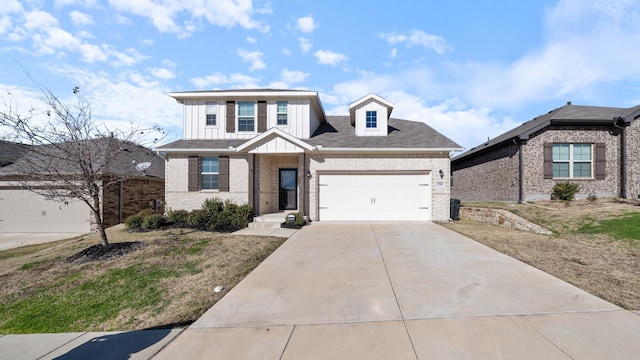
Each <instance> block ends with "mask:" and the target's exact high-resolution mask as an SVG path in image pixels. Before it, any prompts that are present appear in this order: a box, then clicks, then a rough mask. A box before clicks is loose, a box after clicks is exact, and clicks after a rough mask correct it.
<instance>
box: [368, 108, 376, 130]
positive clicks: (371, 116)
mask: <svg viewBox="0 0 640 360" xmlns="http://www.w3.org/2000/svg"><path fill="white" fill-rule="evenodd" d="M366 127H367V129H375V128H377V127H378V113H377V112H376V111H367V114H366Z"/></svg>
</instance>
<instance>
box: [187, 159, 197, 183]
mask: <svg viewBox="0 0 640 360" xmlns="http://www.w3.org/2000/svg"><path fill="white" fill-rule="evenodd" d="M187 173H188V176H189V180H188V185H187V186H188V190H189V191H199V190H200V158H199V157H197V156H189V169H188V170H187Z"/></svg>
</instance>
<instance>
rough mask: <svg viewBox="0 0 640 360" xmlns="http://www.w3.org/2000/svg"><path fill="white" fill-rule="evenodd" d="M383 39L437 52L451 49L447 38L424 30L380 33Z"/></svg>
mask: <svg viewBox="0 0 640 360" xmlns="http://www.w3.org/2000/svg"><path fill="white" fill-rule="evenodd" d="M378 36H379V37H380V38H382V39H385V40H386V41H387V43H389V45H392V46H393V45H397V44H401V43H403V44H405V46H406V47H408V48H410V47H414V46H420V47H424V48H425V49H431V50H433V51H434V52H436V53H437V54H443V53H445V52H447V51H450V50H451V46H450V45H449V44H447V42H446V40H445V39H444V38H443V37H441V36H438V35H431V34H427V33H425V32H424V31H422V30H415V29H414V30H410V31H408V32H405V33H388V34H384V33H381V34H378Z"/></svg>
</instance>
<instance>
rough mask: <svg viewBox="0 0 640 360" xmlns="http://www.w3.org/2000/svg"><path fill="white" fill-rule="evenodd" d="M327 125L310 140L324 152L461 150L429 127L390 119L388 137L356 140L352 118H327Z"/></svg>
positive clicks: (370, 137)
mask: <svg viewBox="0 0 640 360" xmlns="http://www.w3.org/2000/svg"><path fill="white" fill-rule="evenodd" d="M327 121H328V122H327V123H326V124H322V125H320V127H318V129H317V130H316V131H315V132H314V133H313V135H312V136H311V138H310V139H305V141H306V142H308V143H309V144H311V145H316V146H317V145H322V147H323V148H345V149H354V150H357V149H358V148H367V149H392V148H396V149H425V150H428V149H438V150H460V149H462V147H461V146H460V145H458V144H456V143H455V142H454V141H453V140H451V139H449V138H448V137H446V136H444V135H442V134H441V133H439V132H437V131H436V130H434V129H433V128H432V127H430V126H429V125H427V124H425V123H422V122H417V121H409V120H400V119H394V118H390V119H389V123H388V124H389V134H388V135H387V136H356V132H355V128H354V127H353V126H352V125H351V120H350V118H349V116H327Z"/></svg>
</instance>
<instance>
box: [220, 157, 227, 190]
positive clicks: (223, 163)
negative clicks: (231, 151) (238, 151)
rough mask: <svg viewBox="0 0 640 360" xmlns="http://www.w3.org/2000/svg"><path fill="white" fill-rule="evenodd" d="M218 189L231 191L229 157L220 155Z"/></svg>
mask: <svg viewBox="0 0 640 360" xmlns="http://www.w3.org/2000/svg"><path fill="white" fill-rule="evenodd" d="M218 190H219V191H229V157H228V156H220V157H218Z"/></svg>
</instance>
